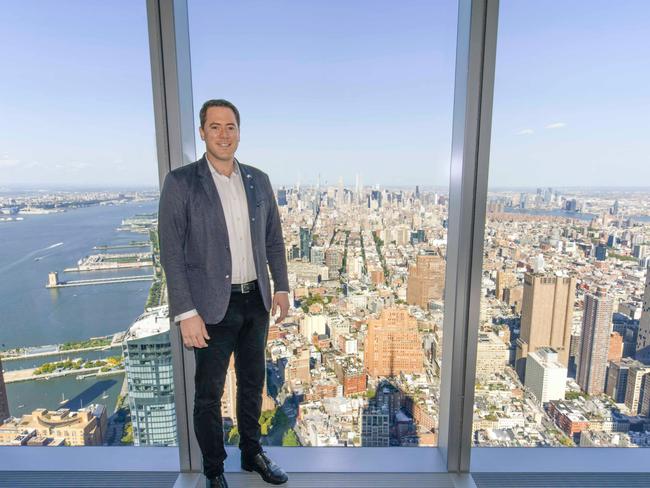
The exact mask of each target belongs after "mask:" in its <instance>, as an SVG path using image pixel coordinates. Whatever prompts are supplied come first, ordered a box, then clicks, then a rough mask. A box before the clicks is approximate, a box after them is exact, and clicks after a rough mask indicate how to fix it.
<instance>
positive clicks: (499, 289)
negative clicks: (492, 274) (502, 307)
mask: <svg viewBox="0 0 650 488" xmlns="http://www.w3.org/2000/svg"><path fill="white" fill-rule="evenodd" d="M516 285H517V276H516V275H515V274H514V273H513V272H511V271H497V280H496V290H495V294H496V297H497V299H498V300H503V291H504V290H505V289H506V288H512V287H514V286H516Z"/></svg>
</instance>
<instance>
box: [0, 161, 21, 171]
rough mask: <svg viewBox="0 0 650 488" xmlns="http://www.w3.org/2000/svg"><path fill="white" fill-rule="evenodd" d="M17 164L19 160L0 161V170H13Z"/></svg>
mask: <svg viewBox="0 0 650 488" xmlns="http://www.w3.org/2000/svg"><path fill="white" fill-rule="evenodd" d="M19 164H20V160H19V159H0V169H5V168H15V167H16V166H18V165H19Z"/></svg>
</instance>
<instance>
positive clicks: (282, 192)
mask: <svg viewBox="0 0 650 488" xmlns="http://www.w3.org/2000/svg"><path fill="white" fill-rule="evenodd" d="M286 204H287V190H286V189H284V188H280V189H278V206H279V207H283V206H285V205H286Z"/></svg>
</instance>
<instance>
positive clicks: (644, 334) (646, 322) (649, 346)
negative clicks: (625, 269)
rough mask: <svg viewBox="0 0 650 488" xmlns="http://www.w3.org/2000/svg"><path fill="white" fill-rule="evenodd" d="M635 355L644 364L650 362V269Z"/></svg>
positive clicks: (646, 281)
mask: <svg viewBox="0 0 650 488" xmlns="http://www.w3.org/2000/svg"><path fill="white" fill-rule="evenodd" d="M635 357H636V359H638V360H639V361H641V362H643V363H644V364H650V269H648V270H646V277H645V292H644V294H643V311H642V312H641V319H640V320H639V335H638V336H637V339H636V356H635Z"/></svg>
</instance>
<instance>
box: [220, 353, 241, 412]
mask: <svg viewBox="0 0 650 488" xmlns="http://www.w3.org/2000/svg"><path fill="white" fill-rule="evenodd" d="M221 417H222V418H224V419H230V420H231V421H232V424H233V425H237V375H236V373H235V355H234V354H233V355H232V356H230V362H229V363H228V371H227V372H226V382H225V383H224V385H223V395H222V397H221Z"/></svg>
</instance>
